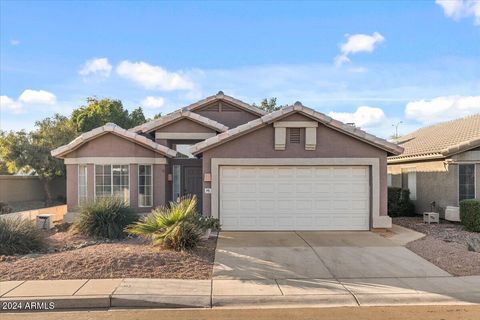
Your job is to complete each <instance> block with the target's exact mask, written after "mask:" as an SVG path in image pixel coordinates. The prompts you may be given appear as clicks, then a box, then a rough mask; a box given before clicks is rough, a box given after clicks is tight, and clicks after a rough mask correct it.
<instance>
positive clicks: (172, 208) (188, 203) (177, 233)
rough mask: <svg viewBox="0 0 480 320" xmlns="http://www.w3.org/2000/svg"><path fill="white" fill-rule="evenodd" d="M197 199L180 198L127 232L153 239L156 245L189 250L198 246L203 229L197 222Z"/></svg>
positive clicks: (160, 208) (130, 227)
mask: <svg viewBox="0 0 480 320" xmlns="http://www.w3.org/2000/svg"><path fill="white" fill-rule="evenodd" d="M196 205H197V198H196V197H195V196H191V197H183V198H180V200H179V201H177V202H170V205H169V206H162V207H159V208H157V209H155V210H153V211H152V213H151V214H149V215H148V216H147V217H145V218H144V219H143V220H142V221H139V222H137V223H135V224H132V225H130V226H128V227H127V231H128V232H130V233H132V234H135V235H140V236H147V237H149V238H151V240H152V243H153V244H154V245H163V246H166V247H168V248H172V249H175V250H177V251H180V250H189V249H193V248H195V247H196V246H197V244H198V242H199V241H200V237H201V228H200V227H199V225H198V224H197V223H196V222H195V221H196V217H197V212H196V209H195V208H196Z"/></svg>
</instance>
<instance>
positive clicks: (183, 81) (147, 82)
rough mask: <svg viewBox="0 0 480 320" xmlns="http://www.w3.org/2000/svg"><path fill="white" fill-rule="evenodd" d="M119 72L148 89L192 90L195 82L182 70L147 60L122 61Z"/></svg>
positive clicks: (118, 67) (118, 68)
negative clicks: (165, 67) (175, 69)
mask: <svg viewBox="0 0 480 320" xmlns="http://www.w3.org/2000/svg"><path fill="white" fill-rule="evenodd" d="M117 73H118V75H120V76H121V77H124V78H126V79H129V80H131V81H133V82H135V83H138V84H140V85H141V86H143V87H144V88H146V89H156V90H163V91H173V90H190V89H193V88H194V85H193V83H192V82H191V81H190V79H188V77H186V76H185V75H183V74H182V73H181V72H170V71H167V70H165V69H163V68H162V67H159V66H154V65H151V64H148V63H146V62H143V61H140V62H130V61H128V60H125V61H122V62H121V63H120V64H119V65H118V66H117Z"/></svg>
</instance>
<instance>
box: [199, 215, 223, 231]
mask: <svg viewBox="0 0 480 320" xmlns="http://www.w3.org/2000/svg"><path fill="white" fill-rule="evenodd" d="M195 223H196V224H197V225H198V226H199V227H200V228H201V229H203V230H207V229H211V230H212V231H219V230H220V220H219V219H217V218H213V217H205V216H201V215H198V216H197V217H196V219H195Z"/></svg>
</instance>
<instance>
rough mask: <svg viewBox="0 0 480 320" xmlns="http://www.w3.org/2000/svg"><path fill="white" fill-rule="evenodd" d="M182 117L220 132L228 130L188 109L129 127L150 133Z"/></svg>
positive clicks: (132, 130) (132, 129) (136, 130)
mask: <svg viewBox="0 0 480 320" xmlns="http://www.w3.org/2000/svg"><path fill="white" fill-rule="evenodd" d="M181 118H187V119H190V120H192V121H194V122H197V123H200V124H202V125H204V126H206V127H208V128H211V129H213V130H215V131H219V132H224V131H227V130H228V127H227V126H225V125H223V124H221V123H219V122H217V121H215V120H212V119H209V118H206V117H204V116H201V115H199V114H197V113H194V112H190V111H188V110H183V109H181V110H177V111H174V112H172V113H169V114H167V115H165V116H163V117H160V118H158V119H155V120H152V121H149V122H147V123H144V124H141V125H139V126H136V127H134V128H131V129H129V131H131V132H143V133H148V132H151V131H153V130H155V129H157V128H159V127H162V126H165V125H167V124H169V123H172V122H175V121H177V120H179V119H181Z"/></svg>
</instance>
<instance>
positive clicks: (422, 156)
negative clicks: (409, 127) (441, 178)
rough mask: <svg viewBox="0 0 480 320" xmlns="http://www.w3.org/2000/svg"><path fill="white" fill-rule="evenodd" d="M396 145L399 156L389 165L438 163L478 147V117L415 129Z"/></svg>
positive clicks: (390, 160) (390, 159)
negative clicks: (401, 150)
mask: <svg viewBox="0 0 480 320" xmlns="http://www.w3.org/2000/svg"><path fill="white" fill-rule="evenodd" d="M396 142H397V143H398V144H399V145H400V146H402V147H403V148H404V151H403V153H402V154H400V155H398V156H394V157H389V158H388V163H398V162H407V161H415V160H428V159H441V158H445V157H448V156H451V155H454V154H457V153H460V152H463V151H467V150H470V149H473V148H475V147H478V146H480V114H475V115H472V116H468V117H464V118H461V119H456V120H452V121H448V122H443V123H439V124H436V125H433V126H429V127H425V128H421V129H418V130H416V131H414V132H412V133H410V134H407V135H405V136H403V137H400V138H399V139H397V140H396Z"/></svg>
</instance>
